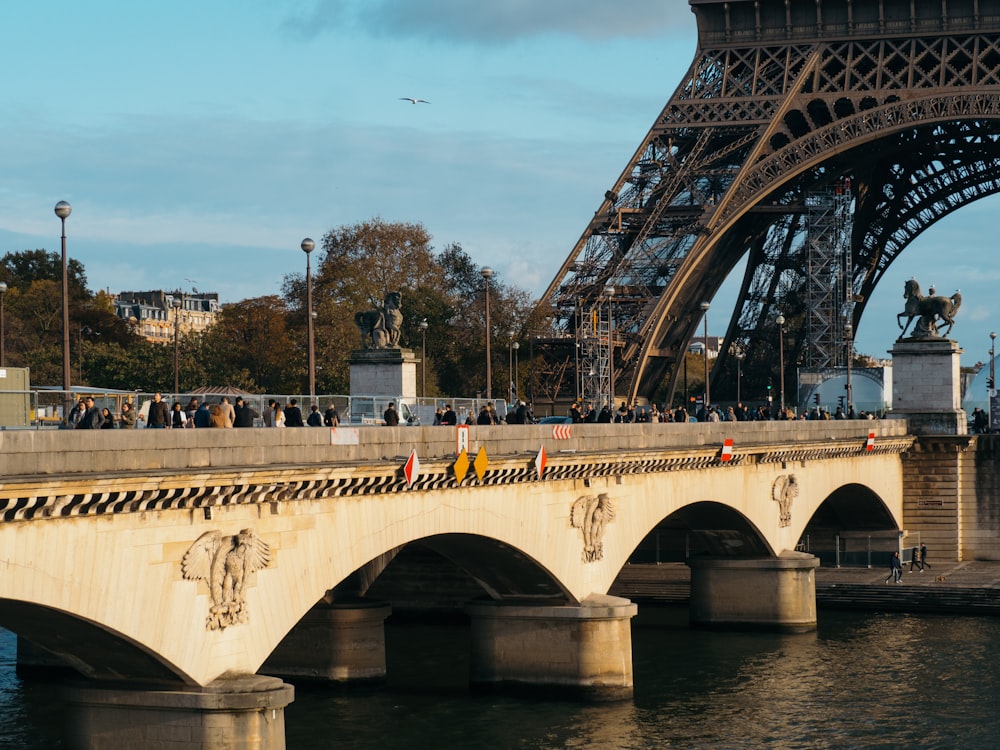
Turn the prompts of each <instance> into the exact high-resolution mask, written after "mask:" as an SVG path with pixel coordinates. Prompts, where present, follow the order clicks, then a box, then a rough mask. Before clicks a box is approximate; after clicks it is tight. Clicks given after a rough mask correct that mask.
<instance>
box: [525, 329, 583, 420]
mask: <svg viewBox="0 0 1000 750" xmlns="http://www.w3.org/2000/svg"><path fill="white" fill-rule="evenodd" d="M514 335H515V334H514V331H513V329H512V330H510V331H507V373H508V374H509V375H510V377H509V378H508V379H507V403H508V404H509V403H511V402H512V401H513V400H514ZM578 380H579V379H578Z"/></svg>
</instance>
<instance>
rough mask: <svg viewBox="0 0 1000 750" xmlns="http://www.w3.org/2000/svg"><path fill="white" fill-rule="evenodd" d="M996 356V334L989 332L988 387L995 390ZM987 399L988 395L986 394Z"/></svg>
mask: <svg viewBox="0 0 1000 750" xmlns="http://www.w3.org/2000/svg"><path fill="white" fill-rule="evenodd" d="M996 356H997V334H996V331H990V383H989V387H990V388H991V389H992V388H996V387H997V381H996V380H995V378H996V374H997V373H996ZM986 395H987V397H988V396H989V395H990V394H989V392H987V394H986Z"/></svg>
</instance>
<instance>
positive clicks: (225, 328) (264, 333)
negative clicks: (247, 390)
mask: <svg viewBox="0 0 1000 750" xmlns="http://www.w3.org/2000/svg"><path fill="white" fill-rule="evenodd" d="M287 317H288V307H287V306H286V304H285V301H284V300H283V299H281V297H278V296H277V295H268V296H265V297H253V298H251V299H245V300H243V301H241V302H235V303H232V304H229V305H225V306H224V307H223V308H222V310H221V311H220V312H219V316H218V319H217V320H216V323H215V325H214V326H213V327H212V328H211V329H209V330H208V331H206V332H205V333H204V335H203V338H202V339H201V345H200V347H199V351H200V355H199V357H200V359H201V361H202V362H203V363H204V364H205V367H206V371H207V372H208V373H211V374H212V376H213V377H217V378H219V379H221V380H224V381H226V382H224V383H220V385H226V384H228V385H235V383H233V382H231V380H242V379H243V378H242V377H238V376H237V374H239V373H246V374H249V377H250V380H251V383H249V384H247V385H253V387H254V389H255V390H259V391H261V392H267V393H297V392H298V391H299V390H300V383H299V381H298V379H297V378H296V377H295V376H294V372H290V370H289V366H288V361H289V354H290V352H291V351H292V350H293V348H294V347H293V345H291V344H290V343H289V341H288V336H287V330H288V329H287Z"/></svg>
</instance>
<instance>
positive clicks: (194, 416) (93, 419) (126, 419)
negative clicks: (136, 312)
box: [67, 393, 340, 430]
mask: <svg viewBox="0 0 1000 750" xmlns="http://www.w3.org/2000/svg"><path fill="white" fill-rule="evenodd" d="M258 418H260V419H261V420H262V422H263V424H264V426H265V427H306V426H308V427H324V426H326V427H336V426H337V425H339V424H340V414H339V412H338V411H337V407H336V405H335V404H332V403H331V404H330V405H329V407H328V408H327V409H326V411H325V412H323V413H320V411H319V407H318V406H316V405H315V404H313V405H312V406H311V407H310V409H309V414H308V415H307V416H305V418H303V414H302V410H301V409H300V408H299V405H298V400H297V399H294V398H293V399H291V400H289V401H288V403H287V404H285V405H282V404H280V403H278V402H277V401H276V400H275V399H270V400H269V401H268V405H267V408H266V409H264V412H263V414H261V413H259V412H258V411H257V410H256V409H254V408H253V406H251V404H250V402H249V401H247V400H245V399H244V398H243V397H242V396H237V397H236V398H235V399H234V401H232V402H230V400H229V397H228V396H222V397H221V399H220V400H219V401H218V402H217V403H212V404H209V403H208V402H199V400H198V399H197V398H195V397H192V398H191V399H190V400H189V401H188V403H187V404H182V403H181V402H180V401H175V402H174V403H173V404H172V405H168V404H167V402H166V401H164V400H163V396H162V394H160V393H156V394H154V395H153V400H152V401H150V403H149V409H148V413H147V414H142V413H141V412H139V411H138V410H137V409H136V407H135V406H134V405H133V404H132V403H130V402H128V401H125V402H124V403H122V407H121V414H118V415H116V414H115V413H114V412H113V411H112V410H111V409H110V408H108V407H103V408H98V407H97V406H96V405H95V402H94V398H93V396H84V397H81V398H80V400H79V401H78V402H77V403H76V405H75V406H74V407H73V408H72V410H71V411H70V413H69V418H68V419H67V426H68V427H70V428H74V429H77V430H113V429H122V430H130V429H135V428H136V427H137V426H140V425H142V426H145V427H146V428H149V429H161V430H169V429H188V428H195V427H198V428H222V429H226V428H234V427H253V426H254V425H255V424H256V420H257V419H258Z"/></svg>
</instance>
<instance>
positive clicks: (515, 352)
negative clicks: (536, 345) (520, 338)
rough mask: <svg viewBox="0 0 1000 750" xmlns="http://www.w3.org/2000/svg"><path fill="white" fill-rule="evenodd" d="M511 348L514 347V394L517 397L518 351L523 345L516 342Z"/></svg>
mask: <svg viewBox="0 0 1000 750" xmlns="http://www.w3.org/2000/svg"><path fill="white" fill-rule="evenodd" d="M511 346H513V347H514V375H513V381H514V382H513V389H514V394H513V395H514V396H517V395H518V390H517V350H518V349H520V348H521V345H520V344H519V343H518V342H516V341H515V342H514V343H513V344H511Z"/></svg>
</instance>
